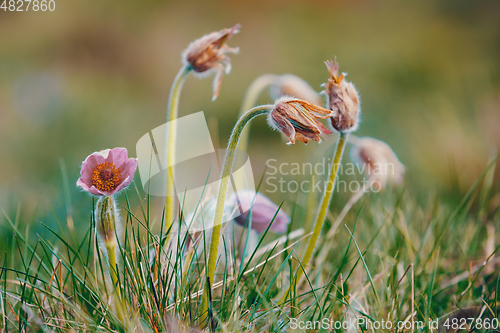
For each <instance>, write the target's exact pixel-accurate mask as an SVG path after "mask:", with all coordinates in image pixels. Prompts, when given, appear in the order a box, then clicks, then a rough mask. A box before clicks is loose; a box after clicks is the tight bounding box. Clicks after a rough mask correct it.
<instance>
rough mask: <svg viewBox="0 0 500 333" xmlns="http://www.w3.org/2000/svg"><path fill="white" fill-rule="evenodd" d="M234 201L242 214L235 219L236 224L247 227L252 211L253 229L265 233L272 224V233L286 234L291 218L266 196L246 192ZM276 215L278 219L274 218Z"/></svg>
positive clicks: (234, 197) (239, 193)
mask: <svg viewBox="0 0 500 333" xmlns="http://www.w3.org/2000/svg"><path fill="white" fill-rule="evenodd" d="M232 199H233V200H234V204H235V205H236V208H237V209H239V210H240V212H241V215H240V216H238V217H236V218H235V219H234V220H235V221H236V223H238V224H240V225H247V224H248V222H249V221H247V216H248V214H250V211H252V229H254V230H255V231H257V232H264V231H265V230H266V229H267V227H268V226H269V224H270V223H271V222H272V223H273V224H272V225H271V228H270V229H271V230H272V231H274V232H276V233H280V234H281V233H284V232H286V230H287V228H288V224H289V223H290V217H289V216H288V214H287V213H285V212H284V211H283V210H281V209H279V207H278V206H277V205H276V204H274V202H272V201H271V200H269V198H267V197H266V196H265V195H263V194H261V193H258V192H257V193H256V192H254V191H250V190H244V191H240V192H238V193H237V195H234V196H233V197H232ZM278 209H279V211H278ZM276 212H278V213H276ZM275 215H276V217H274V216H275ZM273 218H274V221H273Z"/></svg>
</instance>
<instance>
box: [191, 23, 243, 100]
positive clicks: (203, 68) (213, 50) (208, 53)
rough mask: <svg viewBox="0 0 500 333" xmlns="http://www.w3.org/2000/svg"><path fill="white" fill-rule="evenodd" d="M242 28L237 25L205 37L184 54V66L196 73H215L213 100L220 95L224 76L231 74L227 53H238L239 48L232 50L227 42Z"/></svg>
mask: <svg viewBox="0 0 500 333" xmlns="http://www.w3.org/2000/svg"><path fill="white" fill-rule="evenodd" d="M240 27H241V26H240V25H239V24H236V25H235V26H234V27H232V28H229V29H222V30H220V31H214V32H212V33H210V34H208V35H205V36H203V37H201V38H199V39H197V40H195V41H194V42H192V43H191V44H189V46H188V47H187V48H186V50H184V52H183V53H182V62H183V64H184V65H186V66H191V68H192V69H193V71H194V72H195V73H197V74H203V75H205V74H210V73H212V72H215V78H214V87H213V97H212V100H215V99H216V98H217V96H218V95H219V91H220V86H221V82H222V75H223V74H224V73H226V74H229V72H231V59H230V58H229V57H228V56H227V55H226V53H238V51H239V48H231V47H229V46H227V44H226V42H227V41H228V40H229V39H230V38H231V37H232V36H233V35H234V34H236V33H238V32H239V31H240Z"/></svg>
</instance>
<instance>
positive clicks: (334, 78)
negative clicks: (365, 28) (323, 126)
mask: <svg viewBox="0 0 500 333" xmlns="http://www.w3.org/2000/svg"><path fill="white" fill-rule="evenodd" d="M325 64H326V68H328V72H330V78H329V79H328V82H327V83H324V84H323V85H322V86H323V87H324V88H325V90H323V91H322V92H321V93H323V94H325V95H326V98H327V101H326V105H327V107H328V108H329V109H330V110H332V111H333V115H332V117H331V118H330V123H331V125H332V127H333V128H334V129H335V130H337V131H339V132H345V133H347V132H354V131H355V130H357V129H358V126H359V116H360V113H361V109H360V104H359V103H360V102H359V95H358V92H357V91H356V88H355V87H354V85H353V84H352V83H351V82H349V81H347V80H346V79H345V77H346V76H347V73H342V74H341V75H339V64H338V63H337V59H336V58H335V62H333V61H331V60H330V61H326V62H325Z"/></svg>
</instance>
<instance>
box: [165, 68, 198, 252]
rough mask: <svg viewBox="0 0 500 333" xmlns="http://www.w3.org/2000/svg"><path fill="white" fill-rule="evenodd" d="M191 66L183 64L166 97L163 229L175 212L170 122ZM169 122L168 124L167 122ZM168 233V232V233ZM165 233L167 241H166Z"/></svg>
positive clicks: (173, 156) (177, 111)
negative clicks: (165, 172)
mask: <svg viewBox="0 0 500 333" xmlns="http://www.w3.org/2000/svg"><path fill="white" fill-rule="evenodd" d="M191 70H192V68H191V66H183V67H182V68H181V69H180V70H179V73H177V76H176V77H175V79H174V82H173V84H172V88H171V89H170V96H169V98H168V106H167V124H166V135H165V140H166V144H165V149H166V151H165V155H166V165H165V170H166V171H167V174H166V177H165V179H166V202H165V204H166V208H165V223H166V225H165V230H167V231H168V230H169V229H170V227H171V226H172V224H173V222H174V213H175V184H174V166H175V137H176V134H177V126H175V125H174V124H173V123H170V122H172V121H174V120H176V119H177V117H178V116H179V98H180V96H181V90H182V86H183V85H184V81H186V77H187V76H188V74H189V72H191ZM169 123H170V124H169ZM168 235H170V234H168ZM168 235H167V243H168Z"/></svg>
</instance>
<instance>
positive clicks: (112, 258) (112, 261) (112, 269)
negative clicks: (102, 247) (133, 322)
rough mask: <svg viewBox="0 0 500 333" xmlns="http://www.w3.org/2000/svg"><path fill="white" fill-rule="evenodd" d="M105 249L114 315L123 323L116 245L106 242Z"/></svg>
mask: <svg viewBox="0 0 500 333" xmlns="http://www.w3.org/2000/svg"><path fill="white" fill-rule="evenodd" d="M106 250H107V252H108V262H109V275H110V276H111V282H112V283H113V291H114V294H115V308H116V316H117V317H118V319H119V320H120V321H121V322H122V323H124V317H123V308H122V304H123V303H122V298H121V294H120V287H119V285H118V275H117V273H118V266H117V265H116V252H115V250H116V245H114V244H109V245H108V244H106Z"/></svg>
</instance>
